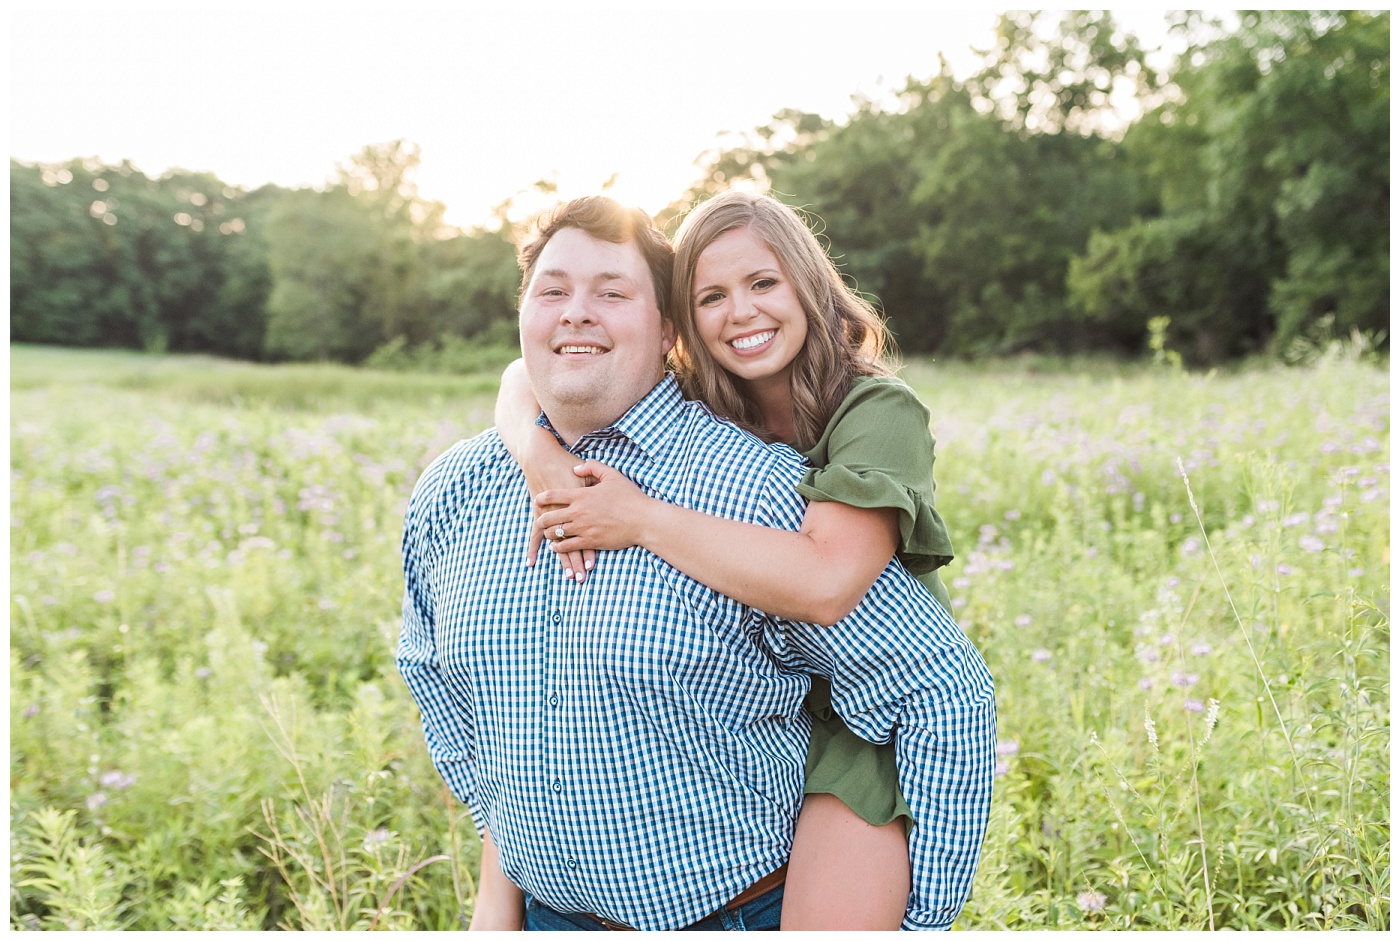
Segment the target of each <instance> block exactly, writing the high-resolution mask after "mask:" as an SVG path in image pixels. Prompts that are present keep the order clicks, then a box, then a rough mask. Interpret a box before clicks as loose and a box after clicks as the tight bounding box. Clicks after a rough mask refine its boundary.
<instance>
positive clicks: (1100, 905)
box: [1074, 892, 1108, 915]
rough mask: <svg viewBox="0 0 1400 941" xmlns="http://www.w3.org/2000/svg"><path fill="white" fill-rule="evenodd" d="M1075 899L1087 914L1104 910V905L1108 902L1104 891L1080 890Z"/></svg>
mask: <svg viewBox="0 0 1400 941" xmlns="http://www.w3.org/2000/svg"><path fill="white" fill-rule="evenodd" d="M1074 901H1075V902H1076V903H1078V905H1079V908H1080V909H1081V910H1082V911H1083V912H1084V913H1085V914H1089V915H1093V914H1096V913H1098V912H1101V911H1103V909H1104V906H1105V905H1106V904H1108V899H1107V898H1105V897H1104V894H1103V893H1102V892H1080V893H1079V894H1078V895H1076V896H1075V897H1074Z"/></svg>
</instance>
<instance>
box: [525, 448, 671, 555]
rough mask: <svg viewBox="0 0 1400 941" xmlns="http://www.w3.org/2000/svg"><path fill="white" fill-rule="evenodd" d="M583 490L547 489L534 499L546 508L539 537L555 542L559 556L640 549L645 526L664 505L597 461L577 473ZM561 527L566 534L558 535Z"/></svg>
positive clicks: (538, 520) (537, 521) (537, 522)
mask: <svg viewBox="0 0 1400 941" xmlns="http://www.w3.org/2000/svg"><path fill="white" fill-rule="evenodd" d="M573 473H574V474H576V475H577V479H578V480H579V481H580V482H584V483H586V482H588V481H590V480H591V481H592V483H591V484H590V485H588V486H586V487H584V488H583V489H576V488H577V485H576V488H575V489H569V490H544V491H541V492H540V494H539V495H538V496H536V497H535V504H536V506H537V507H547V508H548V509H547V510H545V512H542V513H540V514H539V516H537V517H536V518H535V530H536V535H537V536H539V537H547V538H549V539H550V540H552V542H553V548H554V551H555V552H561V553H575V552H581V551H587V552H591V551H593V550H598V549H625V548H627V547H628V546H638V545H642V541H643V533H645V532H646V522H647V519H648V516H649V514H651V513H652V512H653V511H654V510H655V509H656V508H657V507H658V506H662V505H663V504H661V501H659V500H654V499H652V498H651V497H648V496H647V495H646V494H644V493H642V491H641V490H640V489H638V487H637V485H636V484H634V483H632V481H630V480H628V479H627V477H626V476H625V475H623V474H622V473H621V472H619V471H617V470H614V469H613V468H611V467H609V466H608V465H606V464H602V463H599V462H598V461H587V462H585V463H583V464H580V465H578V466H577V467H575V468H574V469H573ZM559 527H563V532H564V535H563V537H562V538H561V537H560V536H559V535H558V528H559Z"/></svg>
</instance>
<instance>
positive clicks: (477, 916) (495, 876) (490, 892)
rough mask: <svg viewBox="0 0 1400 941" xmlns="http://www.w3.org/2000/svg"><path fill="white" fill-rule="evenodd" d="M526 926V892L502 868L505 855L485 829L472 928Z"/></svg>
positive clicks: (472, 929) (478, 929)
mask: <svg viewBox="0 0 1400 941" xmlns="http://www.w3.org/2000/svg"><path fill="white" fill-rule="evenodd" d="M524 927H525V893H524V892H522V891H521V890H520V887H519V886H517V885H516V884H515V883H513V882H511V881H510V880H509V879H507V878H506V876H505V873H503V872H501V856H500V853H499V852H498V851H497V850H496V843H495V841H493V840H492V839H491V834H490V833H488V832H487V831H485V830H482V831H481V876H480V878H479V879H477V882H476V905H475V906H474V907H473V908H472V923H471V926H470V928H469V929H468V930H470V931H520V930H522V929H524Z"/></svg>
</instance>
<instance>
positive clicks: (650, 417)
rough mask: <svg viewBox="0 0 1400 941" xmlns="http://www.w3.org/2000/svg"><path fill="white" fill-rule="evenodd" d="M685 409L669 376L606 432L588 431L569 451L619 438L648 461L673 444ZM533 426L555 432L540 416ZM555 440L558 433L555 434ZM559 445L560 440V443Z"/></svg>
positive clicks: (673, 381) (682, 399)
mask: <svg viewBox="0 0 1400 941" xmlns="http://www.w3.org/2000/svg"><path fill="white" fill-rule="evenodd" d="M684 408H685V398H684V396H682V395H681V388H680V386H679V385H678V384H677V383H676V379H675V377H674V376H672V375H671V374H670V373H667V374H666V376H665V377H664V378H663V379H662V380H661V381H660V382H658V383H657V384H656V385H655V386H653V387H652V390H651V391H650V392H648V393H647V394H646V395H644V396H642V398H641V401H639V402H638V403H637V404H636V405H633V406H632V407H631V408H630V409H628V410H627V411H626V413H624V414H623V416H622V417H621V418H619V419H618V420H617V421H615V422H613V423H612V424H611V425H609V426H608V427H606V428H599V429H598V430H597V431H590V432H589V433H588V434H586V435H584V436H583V437H581V438H579V439H578V442H577V443H576V444H575V445H574V448H573V449H571V450H576V449H578V448H581V447H584V446H585V445H586V444H587V443H589V442H590V441H597V440H599V439H602V438H608V437H614V436H618V435H621V436H622V437H624V438H626V439H627V440H629V441H631V442H632V443H633V444H635V445H636V446H637V448H638V449H639V450H640V451H641V452H642V453H643V454H644V455H646V456H647V458H649V459H655V458H657V457H659V456H660V454H661V452H662V450H663V449H664V448H665V446H666V444H667V443H668V442H669V441H671V440H672V438H673V436H674V431H675V428H674V426H675V424H676V422H678V421H680V419H681V414H682V411H683V409H684ZM535 424H537V425H540V426H541V427H543V428H548V429H549V430H550V431H552V432H553V431H554V426H552V425H551V424H550V423H549V417H548V416H547V415H545V414H544V413H543V412H541V413H540V417H539V418H537V419H535ZM554 434H555V437H558V434H559V433H558V432H554ZM561 443H562V439H561Z"/></svg>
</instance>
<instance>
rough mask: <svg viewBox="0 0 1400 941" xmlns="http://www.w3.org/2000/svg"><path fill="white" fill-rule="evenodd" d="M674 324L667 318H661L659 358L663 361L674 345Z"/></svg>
mask: <svg viewBox="0 0 1400 941" xmlns="http://www.w3.org/2000/svg"><path fill="white" fill-rule="evenodd" d="M676 336H677V334H676V323H675V321H673V320H670V319H669V318H666V317H662V318H661V356H662V358H663V359H664V358H665V357H666V355H667V354H669V353H670V352H671V350H672V349H673V348H674V347H675V345H676Z"/></svg>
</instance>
